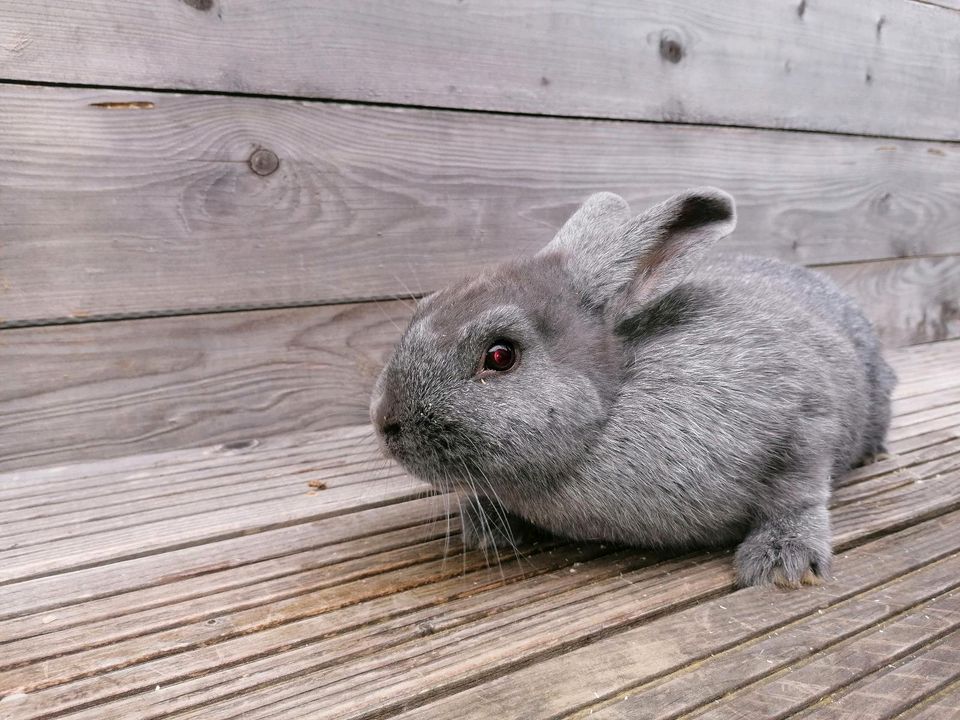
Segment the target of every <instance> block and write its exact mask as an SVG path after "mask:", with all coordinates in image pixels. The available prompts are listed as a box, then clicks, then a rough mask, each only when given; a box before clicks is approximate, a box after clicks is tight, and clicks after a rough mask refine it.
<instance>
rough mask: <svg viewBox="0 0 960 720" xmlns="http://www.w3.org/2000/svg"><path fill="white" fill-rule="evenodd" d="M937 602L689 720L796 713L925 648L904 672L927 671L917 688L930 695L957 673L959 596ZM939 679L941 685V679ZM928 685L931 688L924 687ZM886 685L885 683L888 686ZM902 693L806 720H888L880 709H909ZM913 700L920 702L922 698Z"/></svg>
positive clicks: (856, 700) (755, 719)
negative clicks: (928, 674) (841, 719)
mask: <svg viewBox="0 0 960 720" xmlns="http://www.w3.org/2000/svg"><path fill="white" fill-rule="evenodd" d="M938 600H939V601H938V602H935V603H929V604H927V605H924V606H922V607H920V608H917V609H916V612H915V613H914V612H911V613H909V614H907V615H905V616H903V617H900V618H897V619H896V620H894V621H892V622H889V623H886V624H885V625H882V626H880V627H877V628H872V629H871V630H869V631H867V632H865V633H864V634H863V635H861V636H859V637H856V638H853V639H852V640H851V641H850V642H848V643H843V644H842V645H840V646H839V647H837V648H833V649H831V651H830V652H827V653H825V654H823V655H821V656H817V657H816V658H815V659H814V660H812V661H811V662H808V663H803V664H801V665H800V666H799V667H794V668H791V669H790V671H789V672H787V673H784V674H783V675H781V676H779V677H776V678H772V679H771V680H769V681H766V682H761V683H758V684H756V685H754V686H750V687H748V688H747V689H746V690H744V691H742V692H738V693H733V694H732V695H728V696H727V697H725V698H724V699H723V700H722V701H719V702H717V703H714V704H713V705H711V706H710V708H709V709H707V710H705V711H704V712H700V713H693V714H692V715H690V717H691V719H692V718H698V720H722V719H724V718H729V717H730V713H731V712H736V716H737V717H738V718H743V720H766V719H767V718H769V717H770V715H771V713H784V714H787V713H793V712H797V711H799V710H803V709H804V708H806V707H809V706H810V705H812V704H813V703H815V702H817V701H819V700H821V699H824V698H827V697H828V696H829V695H830V693H832V692H835V691H837V690H839V689H840V688H843V687H844V686H845V685H847V684H848V683H850V682H853V681H855V680H858V679H860V678H862V677H863V676H865V675H867V674H869V673H875V672H877V671H879V670H880V669H881V668H883V667H884V666H886V665H888V664H890V663H891V662H893V661H896V660H899V659H900V658H901V657H903V656H904V655H906V654H908V653H910V652H913V651H916V650H921V648H924V646H925V645H927V644H928V643H929V644H931V647H929V648H927V649H926V650H924V651H923V652H922V653H921V654H920V657H919V658H918V659H916V660H914V661H912V662H911V663H909V664H908V667H909V669H910V670H914V671H916V670H920V668H923V669H924V670H925V671H927V672H932V673H933V675H932V677H927V678H924V680H926V683H920V685H921V686H922V685H923V684H932V685H933V687H932V689H933V690H936V689H937V685H936V684H935V683H936V682H937V681H940V683H942V684H941V686H942V685H945V684H947V683H948V682H949V680H950V679H951V674H952V676H956V675H957V674H958V673H960V669H958V668H957V666H956V658H957V654H958V652H960V633H957V632H955V630H956V628H957V627H958V626H960V596H957V595H948V596H946V597H944V598H940V599H938ZM948 632H949V633H950V634H949V635H947V637H946V638H944V639H943V640H940V641H939V642H937V638H938V637H939V636H941V635H943V634H944V633H948ZM948 668H949V669H951V670H952V673H950V670H948ZM944 676H946V680H943V679H942V678H943V677H944ZM887 677H888V681H889V679H891V676H890V675H889V674H888V676H887ZM897 677H898V676H897V675H893V676H892V678H897ZM931 680H932V681H933V683H930V681H931ZM892 684H893V683H889V682H888V685H892ZM891 689H893V688H891ZM906 689H907V688H905V687H902V686H901V687H900V688H897V691H898V692H899V693H901V694H900V695H899V696H897V697H896V699H894V698H890V697H887V698H885V702H884V700H882V699H881V698H878V697H870V696H868V695H866V693H865V692H862V693H855V694H854V696H853V697H852V698H851V704H850V705H845V706H844V708H840V707H837V708H833V709H831V708H832V706H831V705H825V706H823V707H821V708H819V709H818V711H817V712H814V713H811V714H810V717H823V718H827V717H834V718H837V717H847V718H854V717H855V718H858V720H859V719H860V718H863V719H864V720H867V718H877V719H878V720H880V719H883V718H888V717H890V715H888V714H887V713H886V712H884V709H883V707H882V705H886V706H887V710H889V711H892V712H893V713H896V712H897V710H906V709H907V708H909V707H910V696H909V695H906V696H904V695H905V693H904V691H905V690H906ZM921 692H922V691H921ZM918 699H922V696H921V698H918ZM878 701H879V702H878ZM904 701H906V703H904ZM843 709H846V710H847V713H844V712H843Z"/></svg>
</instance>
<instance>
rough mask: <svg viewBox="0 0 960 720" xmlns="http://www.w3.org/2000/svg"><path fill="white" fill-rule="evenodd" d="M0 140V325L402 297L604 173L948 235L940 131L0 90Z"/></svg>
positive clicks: (840, 220) (746, 224)
mask: <svg viewBox="0 0 960 720" xmlns="http://www.w3.org/2000/svg"><path fill="white" fill-rule="evenodd" d="M171 6H172V5H171ZM172 7H173V6H172ZM811 12H812V11H811ZM937 12H940V11H937ZM958 17H960V14H958ZM111 103H113V104H114V105H111ZM117 104H119V105H121V106H122V107H121V108H120V109H117V108H116V107H115V105H117ZM124 104H125V105H124ZM267 152H269V153H275V155H276V157H277V158H278V159H279V166H278V168H277V169H276V171H275V172H272V173H269V174H266V175H262V174H258V172H255V169H256V170H258V171H259V172H266V171H267V170H269V169H270V166H268V165H262V164H256V163H254V165H256V168H254V167H253V166H252V165H251V158H253V157H254V156H255V155H256V156H257V157H259V158H261V159H262V158H263V157H264V155H263V154H264V153H267ZM0 156H2V157H5V158H7V159H8V160H7V163H6V168H5V169H6V172H5V175H4V181H3V193H0V237H3V239H4V240H3V243H2V244H0V268H2V273H0V326H3V325H6V326H11V325H30V324H36V323H47V322H65V321H71V320H90V319H96V318H102V317H120V316H123V317H137V316H144V315H151V314H179V313H192V312H201V311H210V310H223V309H232V310H236V309H242V308H257V307H280V306H290V305H303V304H319V303H328V302H333V301H338V302H340V301H349V300H363V299H369V298H372V297H375V298H389V297H406V296H408V295H409V294H410V293H414V294H419V293H423V292H427V291H430V290H433V289H436V288H437V287H438V286H441V285H444V284H446V283H449V282H451V281H454V280H455V279H457V278H459V277H460V276H462V275H463V274H467V273H472V272H475V271H476V270H477V269H478V268H479V267H482V266H484V265H488V264H492V263H495V262H500V261H502V260H505V259H508V258H511V257H514V256H516V255H517V254H525V253H531V252H533V251H534V250H536V249H538V248H539V247H540V246H542V245H543V244H545V243H546V242H547V241H548V240H549V239H550V238H551V236H552V235H553V233H554V231H555V230H556V228H557V227H558V226H559V225H560V224H561V223H562V221H563V220H564V219H565V218H566V216H567V215H568V214H569V213H570V212H571V211H572V210H573V209H574V208H575V207H576V205H577V204H578V203H579V202H580V201H582V200H583V198H585V197H586V196H587V195H588V194H590V193H592V192H595V191H597V190H603V189H606V190H612V191H615V192H619V193H621V194H623V195H624V196H625V197H626V198H627V199H628V200H630V201H631V203H632V205H633V207H634V208H635V209H636V210H637V211H638V212H639V210H641V209H643V208H645V207H647V206H649V205H650V204H652V203H654V202H656V201H659V200H661V199H663V198H664V197H665V196H666V195H668V194H669V193H671V192H675V191H679V190H681V189H684V188H686V187H690V186H694V185H703V184H713V185H718V186H720V187H723V188H725V189H727V190H728V191H730V192H732V193H733V194H734V195H735V196H736V197H737V200H738V204H739V217H740V222H739V227H738V229H737V231H736V232H735V233H734V235H732V236H731V237H730V238H728V239H727V240H725V241H724V242H723V243H722V246H721V249H722V250H725V251H728V252H753V253H759V254H763V255H771V256H776V257H781V258H784V259H788V260H792V261H797V262H801V263H805V264H823V263H839V262H854V261H860V260H877V259H891V258H901V257H908V256H927V255H948V254H951V253H957V252H958V251H960V245H958V241H957V238H958V236H960V205H958V203H957V202H956V197H957V191H956V177H957V176H958V175H960V146H958V145H955V144H947V143H927V142H910V141H897V140H884V139H875V138H857V137H844V136H830V135H818V134H813V133H795V132H787V133H785V132H772V131H762V130H745V129H730V128H728V129H722V128H702V127H695V126H682V125H652V124H635V123H622V122H594V121H580V120H565V119H554V118H540V117H518V116H506V115H491V114H476V113H460V112H438V111H431V110H415V109H396V108H380V107H368V106H346V105H331V104H317V103H306V104H304V103H299V102H292V101H282V100H265V99H258V98H244V97H239V98H238V97H206V96H196V95H189V96H179V95H172V94H156V93H148V92H147V93H140V92H137V93H132V92H116V91H100V90H83V89H69V88H43V87H22V86H10V85H7V86H2V85H0ZM268 157H269V156H268ZM67 258H69V261H66V259H67Z"/></svg>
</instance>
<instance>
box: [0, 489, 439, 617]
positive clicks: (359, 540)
mask: <svg viewBox="0 0 960 720" xmlns="http://www.w3.org/2000/svg"><path fill="white" fill-rule="evenodd" d="M444 509H445V501H442V500H441V499H439V498H436V497H431V498H424V499H420V500H412V501H410V502H405V503H397V504H394V505H388V506H385V507H378V508H373V509H369V510H361V511H358V512H353V513H349V514H347V515H341V516H338V517H335V518H328V519H326V520H324V521H323V522H322V523H317V522H308V523H301V524H298V525H291V526H289V527H283V528H277V529H275V530H267V531H263V532H259V533H257V535H256V538H257V541H256V542H255V543H254V542H250V539H249V536H247V535H242V536H240V537H236V538H230V539H227V540H219V541H215V542H208V543H204V544H202V545H197V546H190V547H187V548H182V549H176V550H167V551H165V552H163V553H162V554H154V555H149V556H146V557H141V558H132V559H129V560H122V561H113V562H110V563H109V564H106V565H99V566H96V567H92V568H86V569H83V570H81V571H74V572H65V573H58V574H55V575H51V576H46V577H40V578H36V579H33V580H27V581H21V582H17V583H14V584H8V585H2V586H0V619H4V620H5V619H8V618H18V617H20V616H22V615H24V614H27V613H39V612H48V611H55V610H57V609H58V608H61V607H65V606H68V605H76V604H80V603H84V602H91V601H96V600H98V599H101V598H105V597H110V596H111V595H119V594H130V593H133V592H135V591H137V590H140V589H143V588H149V587H153V586H158V585H159V586H164V585H169V584H170V583H174V582H179V581H187V580H190V579H192V578H197V577H204V576H209V575H210V574H217V573H228V572H229V571H231V570H233V569H235V568H242V570H243V571H244V572H245V573H247V574H246V575H245V576H244V577H245V578H247V579H249V581H250V582H256V581H257V580H263V579H265V578H268V577H272V573H273V571H274V570H275V569H276V567H278V566H279V567H283V566H284V565H283V562H279V563H269V564H268V565H266V566H259V567H260V568H265V569H264V570H262V573H263V574H261V570H259V569H258V568H257V567H251V566H254V565H256V564H257V563H263V562H265V561H269V560H275V559H277V558H284V557H286V556H288V555H295V554H297V553H301V552H306V551H312V550H320V549H322V548H325V547H326V546H337V547H333V548H330V553H331V555H330V557H331V558H347V559H349V558H351V557H361V556H362V555H363V553H365V552H373V551H375V549H376V548H378V547H379V548H381V549H389V548H391V547H392V543H393V541H394V537H393V535H394V533H399V535H400V536H402V537H406V534H405V533H404V532H403V529H404V528H410V527H413V528H416V527H419V526H422V525H424V524H427V525H428V526H430V527H433V528H435V529H437V530H438V531H443V532H446V528H445V526H444V525H443V524H438V523H437V520H438V517H439V516H440V515H441V514H442V513H443V512H444ZM455 527H456V526H455V525H454V526H453V528H452V529H455ZM366 537H370V538H373V539H371V540H366V541H365V540H364V539H365V538H366ZM377 538H381V539H380V540H377ZM378 543H382V545H381V544H378ZM81 577H82V578H83V581H82V582H81V581H80V580H79V578H81ZM229 577H231V575H229V574H228V575H219V574H218V575H216V576H215V577H214V578H208V580H209V581H210V582H211V583H217V582H220V581H221V580H225V578H226V579H227V580H228V579H229ZM227 584H228V583H227ZM176 597H177V591H176V590H175V589H171V590H170V593H169V595H168V596H167V598H168V601H174V600H175V599H176ZM130 609H136V604H135V603H133V604H132V605H131V606H130Z"/></svg>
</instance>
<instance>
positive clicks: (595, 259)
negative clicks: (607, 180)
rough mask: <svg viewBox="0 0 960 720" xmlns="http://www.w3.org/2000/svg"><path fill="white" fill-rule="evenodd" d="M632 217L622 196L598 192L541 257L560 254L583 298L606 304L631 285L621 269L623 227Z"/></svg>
mask: <svg viewBox="0 0 960 720" xmlns="http://www.w3.org/2000/svg"><path fill="white" fill-rule="evenodd" d="M629 218H630V207H629V206H628V205H627V202H626V200H624V199H623V198H622V197H620V196H619V195H614V194H613V193H606V192H604V193H596V194H595V195H591V196H590V197H589V198H587V200H586V202H584V203H583V205H581V206H580V209H579V210H577V211H576V212H575V213H574V214H573V215H571V216H570V219H569V220H567V222H565V223H564V224H563V227H562V228H560V231H559V232H558V233H557V235H556V237H555V238H554V239H553V240H552V241H551V242H550V243H549V244H548V245H547V246H546V247H545V248H543V249H542V250H541V251H540V252H539V253H538V254H539V255H550V254H555V253H559V254H560V255H561V256H563V258H564V260H565V264H566V266H567V269H568V270H569V271H570V273H571V274H572V275H573V277H574V281H575V283H576V285H577V288H578V290H579V291H580V294H581V296H582V297H583V298H584V299H585V300H587V301H589V302H590V303H591V304H594V303H593V301H594V300H595V299H596V304H597V305H603V304H605V303H606V300H607V299H609V296H610V295H611V294H612V292H613V290H614V289H616V288H618V287H622V286H623V285H625V284H626V283H627V282H629V280H630V278H631V277H632V274H631V273H630V272H629V270H628V269H627V268H625V267H620V264H621V263H620V262H619V261H620V256H621V255H622V254H623V253H622V250H621V248H620V247H619V238H618V235H619V232H620V228H621V227H622V226H623V224H624V223H626V222H627V220H629Z"/></svg>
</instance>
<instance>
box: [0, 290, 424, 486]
mask: <svg viewBox="0 0 960 720" xmlns="http://www.w3.org/2000/svg"><path fill="white" fill-rule="evenodd" d="M409 312H410V310H409V308H408V307H407V305H405V304H403V303H402V302H390V303H380V304H374V303H365V304H362V305H334V306H328V307H323V308H303V309H292V310H276V311H264V312H252V313H224V314H215V315H206V316H198V317H183V318H158V319H151V320H130V321H122V322H107V323H89V324H82V325H76V326H53V327H37V328H23V329H16V330H4V331H2V332H0V357H2V358H3V363H2V364H3V366H4V367H5V368H8V370H7V371H8V372H11V373H12V374H14V375H16V376H17V378H18V383H17V384H16V385H14V384H9V383H8V384H4V385H3V386H2V388H0V398H2V399H0V438H2V440H0V444H2V446H3V448H4V453H3V458H2V459H0V468H2V469H5V470H6V469H13V468H17V467H29V466H31V465H34V466H35V465H49V464H54V463H61V462H76V461H78V460H83V459H97V458H106V457H110V456H116V455H123V454H133V453H136V452H139V451H149V450H165V449H170V448H178V447H188V446H191V445H207V444H211V443H218V442H219V443H230V442H246V441H252V440H257V439H258V438H264V437H268V436H271V435H279V434H282V433H287V432H293V431H298V430H320V429H326V428H332V427H338V426H343V425H351V424H357V423H361V422H365V421H367V417H368V416H367V410H366V408H367V406H368V402H369V389H370V388H371V387H372V386H373V382H374V380H375V379H376V374H377V372H378V371H379V369H380V366H381V364H382V359H383V357H384V355H385V353H386V352H387V351H388V350H389V348H390V347H392V344H393V343H394V342H395V341H396V338H397V337H399V335H400V327H401V326H402V325H403V324H404V323H405V322H406V319H407V318H409Z"/></svg>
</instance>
